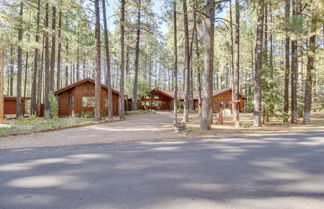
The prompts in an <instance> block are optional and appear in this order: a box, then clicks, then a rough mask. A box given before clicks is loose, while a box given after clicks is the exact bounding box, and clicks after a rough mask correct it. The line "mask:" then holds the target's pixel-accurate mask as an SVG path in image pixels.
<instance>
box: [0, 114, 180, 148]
mask: <svg viewBox="0 0 324 209" xmlns="http://www.w3.org/2000/svg"><path fill="white" fill-rule="evenodd" d="M176 137H177V135H176V133H175V132H174V130H173V127H172V114H171V113H169V112H158V113H149V114H136V115H129V116H127V117H126V120H125V121H120V122H113V123H103V124H98V125H90V126H85V127H79V128H70V129H65V130H59V131H52V132H44V133H34V134H29V135H20V136H10V137H5V138H1V139H0V149H10V148H26V147H45V146H62V145H77V144H93V143H110V142H127V141H137V140H146V139H150V140H152V139H162V138H176Z"/></svg>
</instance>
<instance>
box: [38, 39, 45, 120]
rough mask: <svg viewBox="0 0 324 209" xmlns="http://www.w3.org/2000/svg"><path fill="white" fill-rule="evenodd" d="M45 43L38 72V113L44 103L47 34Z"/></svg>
mask: <svg viewBox="0 0 324 209" xmlns="http://www.w3.org/2000/svg"><path fill="white" fill-rule="evenodd" d="M42 42H43V44H42V51H41V56H40V59H41V60H40V66H39V72H38V79H37V96H36V99H37V108H38V113H39V114H40V113H41V104H42V89H43V85H42V84H43V67H44V47H45V36H43V41H42Z"/></svg>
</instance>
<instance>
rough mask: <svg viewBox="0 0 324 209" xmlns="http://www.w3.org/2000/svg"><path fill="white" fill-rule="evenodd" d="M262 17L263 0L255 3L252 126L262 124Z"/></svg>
mask: <svg viewBox="0 0 324 209" xmlns="http://www.w3.org/2000/svg"><path fill="white" fill-rule="evenodd" d="M263 18H264V0H260V1H258V3H257V19H258V20H257V36H256V46H255V69H254V70H255V78H254V80H255V87H254V110H253V126H262V122H261V117H262V112H261V110H262V109H261V70H262V44H263Z"/></svg>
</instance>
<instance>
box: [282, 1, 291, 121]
mask: <svg viewBox="0 0 324 209" xmlns="http://www.w3.org/2000/svg"><path fill="white" fill-rule="evenodd" d="M289 16H290V0H285V18H286V22H288V19H289ZM287 30H288V29H287V28H286V39H285V90H284V109H283V111H284V113H285V117H284V119H283V122H288V110H289V71H290V59H289V58H290V53H289V48H290V47H289V46H290V40H289V36H288V34H287V33H288V32H287Z"/></svg>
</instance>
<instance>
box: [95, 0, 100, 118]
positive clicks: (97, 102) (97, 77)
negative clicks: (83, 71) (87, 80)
mask: <svg viewBox="0 0 324 209" xmlns="http://www.w3.org/2000/svg"><path fill="white" fill-rule="evenodd" d="M95 11H96V28H95V39H96V75H95V110H94V120H95V121H100V119H101V116H100V107H101V82H100V67H101V48H100V9H99V0H95Z"/></svg>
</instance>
